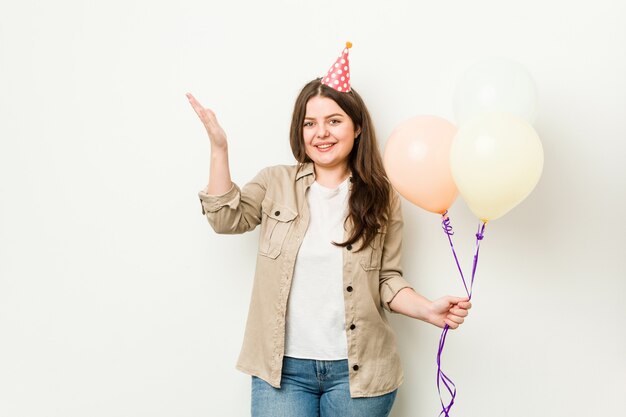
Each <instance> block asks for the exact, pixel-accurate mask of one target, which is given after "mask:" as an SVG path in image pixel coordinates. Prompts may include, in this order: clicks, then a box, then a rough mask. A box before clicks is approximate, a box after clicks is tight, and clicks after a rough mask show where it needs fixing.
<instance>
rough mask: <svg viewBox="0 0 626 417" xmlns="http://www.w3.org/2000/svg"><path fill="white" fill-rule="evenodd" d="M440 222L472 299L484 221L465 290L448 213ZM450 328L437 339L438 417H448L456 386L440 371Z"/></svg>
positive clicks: (479, 227) (479, 231) (477, 233)
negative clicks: (445, 391)
mask: <svg viewBox="0 0 626 417" xmlns="http://www.w3.org/2000/svg"><path fill="white" fill-rule="evenodd" d="M441 217H442V222H441V226H442V228H443V231H444V232H445V234H446V235H447V236H448V241H449V242H450V248H451V249H452V254H453V255H454V260H455V261H456V266H457V268H458V269H459V274H460V275H461V280H462V281H463V286H464V287H465V292H466V293H467V296H468V298H469V299H470V300H471V299H472V289H473V287H474V277H475V276H476V267H477V266H478V253H479V250H480V241H481V240H483V238H484V237H485V236H484V233H485V226H486V225H487V222H486V221H483V223H482V225H481V224H480V223H479V225H478V231H477V232H476V252H475V254H474V262H473V265H472V277H471V281H470V287H469V289H468V288H467V283H466V282H465V276H464V275H463V270H462V269H461V265H460V264H459V258H458V257H457V255H456V251H455V250H454V244H453V243H452V235H454V232H453V231H452V225H451V224H450V218H449V217H448V211H447V210H446V212H445V213H443V214H442V215H441ZM449 329H450V326H448V325H447V324H446V325H445V327H444V328H443V331H442V332H441V337H440V338H439V349H438V350H437V392H439V401H440V402H441V412H440V413H439V417H441V416H442V415H444V416H445V417H450V409H451V408H452V405H453V404H454V400H455V398H456V385H455V384H454V382H452V379H450V378H449V377H448V376H447V375H446V374H445V373H444V372H443V371H442V369H441V355H442V353H443V348H444V345H445V343H446V337H447V335H448V330H449ZM442 384H443V386H444V387H445V389H446V390H447V391H448V394H449V395H450V401H449V402H448V404H447V405H446V404H445V403H444V400H443V396H442V395H441V385H442Z"/></svg>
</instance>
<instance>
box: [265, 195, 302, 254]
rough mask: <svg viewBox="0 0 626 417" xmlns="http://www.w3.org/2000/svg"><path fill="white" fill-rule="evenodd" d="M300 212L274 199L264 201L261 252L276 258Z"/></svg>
mask: <svg viewBox="0 0 626 417" xmlns="http://www.w3.org/2000/svg"><path fill="white" fill-rule="evenodd" d="M297 215H298V214H297V213H296V212H295V211H294V210H292V209H291V208H289V207H287V206H285V205H282V204H277V203H274V202H272V201H265V202H263V207H262V219H261V236H260V238H259V254H260V255H263V256H267V257H268V258H272V259H276V258H277V257H278V255H280V252H281V250H282V248H283V244H284V242H285V238H286V237H287V233H288V232H289V229H290V228H291V226H292V225H293V223H294V219H295V218H296V216H297Z"/></svg>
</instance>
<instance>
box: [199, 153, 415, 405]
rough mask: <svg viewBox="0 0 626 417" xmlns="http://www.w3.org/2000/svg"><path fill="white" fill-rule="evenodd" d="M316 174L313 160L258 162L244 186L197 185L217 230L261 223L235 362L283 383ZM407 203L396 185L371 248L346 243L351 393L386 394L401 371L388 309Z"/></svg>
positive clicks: (397, 284)
mask: <svg viewBox="0 0 626 417" xmlns="http://www.w3.org/2000/svg"><path fill="white" fill-rule="evenodd" d="M314 181H315V172H314V169H313V164H312V163H307V164H304V165H303V166H302V168H301V169H300V170H298V167H297V166H285V165H281V166H274V167H268V168H265V169H263V170H261V171H260V172H259V173H258V174H257V176H256V177H255V178H254V179H253V180H252V181H250V182H249V183H247V184H246V185H245V186H244V187H243V188H242V189H240V188H239V187H238V186H237V185H236V184H233V187H232V188H231V189H230V190H229V191H228V192H227V193H225V194H223V195H220V196H211V195H208V194H206V193H204V192H202V191H201V192H200V193H199V196H200V201H201V203H202V213H203V214H205V215H206V217H207V219H208V221H209V223H210V224H211V226H212V227H213V229H214V230H215V231H216V232H217V233H228V234H232V233H244V232H247V231H250V230H253V229H254V228H255V227H256V226H258V225H259V224H260V225H261V234H260V238H259V250H258V255H257V262H256V273H255V277H254V285H253V289H252V299H251V301H250V310H249V312H248V321H247V325H246V331H245V335H244V341H243V347H242V349H241V354H240V356H239V360H238V362H237V369H239V370H240V371H243V372H245V373H247V374H250V375H254V376H257V377H259V378H261V379H263V380H265V381H267V382H268V383H269V384H271V385H272V386H274V387H276V388H279V387H280V381H281V371H282V363H283V355H284V350H285V316H286V312H287V298H288V297H289V289H290V287H291V279H292V277H293V271H294V265H295V261H296V256H297V255H298V249H299V248H300V244H301V243H302V239H303V238H304V234H305V233H306V230H307V226H308V224H309V207H308V204H307V200H306V198H305V193H306V191H307V189H308V188H309V186H310V185H311V184H312V183H313V182H314ZM402 224H403V221H402V211H401V207H400V199H399V197H398V195H397V194H396V193H395V192H394V193H393V198H392V210H391V216H390V218H389V222H388V224H387V226H386V227H385V228H383V229H381V230H380V231H379V233H378V236H377V237H376V238H375V239H374V240H373V242H372V243H371V244H370V245H369V246H368V247H366V248H364V249H362V250H359V251H358V252H357V249H359V247H360V246H361V245H360V242H357V243H356V245H355V247H350V246H348V247H346V248H344V249H343V287H344V292H343V294H344V304H345V320H346V333H347V341H346V342H347V347H348V363H349V367H350V395H351V397H353V398H355V397H371V396H377V395H383V394H386V393H389V392H391V391H393V390H394V389H396V388H397V387H398V386H399V385H400V384H401V383H402V379H403V374H402V368H401V365H400V359H399V357H398V353H397V350H396V340H395V335H394V333H393V330H392V328H391V326H390V325H389V322H388V321H387V318H386V316H385V313H384V311H383V309H386V310H388V311H391V309H390V308H389V302H391V300H392V299H393V298H394V297H395V295H396V294H397V293H398V291H400V290H401V289H403V288H407V287H411V285H410V284H409V283H408V282H407V281H406V280H404V278H402V269H401V266H400V258H401V249H402ZM344 237H345V238H346V239H347V237H348V232H347V231H346V233H345V235H344Z"/></svg>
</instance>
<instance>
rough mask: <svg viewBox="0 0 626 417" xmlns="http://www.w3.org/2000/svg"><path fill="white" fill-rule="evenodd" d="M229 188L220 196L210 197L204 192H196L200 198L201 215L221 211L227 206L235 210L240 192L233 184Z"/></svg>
mask: <svg viewBox="0 0 626 417" xmlns="http://www.w3.org/2000/svg"><path fill="white" fill-rule="evenodd" d="M232 184H233V185H232V186H231V187H230V190H228V191H226V192H225V193H224V194H220V195H210V194H207V193H205V192H204V191H200V192H198V197H200V204H201V205H202V214H206V213H207V212H208V213H213V212H216V211H218V210H219V209H221V208H222V207H225V206H229V207H231V208H236V207H237V206H238V205H239V196H240V192H241V191H240V190H239V187H237V185H236V184H235V183H232Z"/></svg>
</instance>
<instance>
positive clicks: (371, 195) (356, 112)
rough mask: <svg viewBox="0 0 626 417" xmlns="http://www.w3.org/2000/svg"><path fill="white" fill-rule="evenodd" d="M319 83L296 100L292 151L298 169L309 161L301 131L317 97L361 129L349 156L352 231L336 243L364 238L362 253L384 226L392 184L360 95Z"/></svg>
mask: <svg viewBox="0 0 626 417" xmlns="http://www.w3.org/2000/svg"><path fill="white" fill-rule="evenodd" d="M320 80H321V78H317V79H315V80H312V81H310V82H309V83H307V84H306V85H305V86H304V88H303V89H302V91H300V94H299V95H298V98H297V99H296V104H295V106H294V109H293V116H292V119H291V132H290V135H289V136H290V142H291V151H292V152H293V156H294V157H295V158H296V160H297V161H298V162H299V163H300V165H301V166H302V164H304V163H306V162H311V158H309V157H308V155H307V154H306V150H305V147H304V136H303V134H302V128H303V126H304V118H305V117H306V105H307V103H308V101H309V100H310V99H311V98H313V97H316V96H321V97H326V98H330V99H331V100H333V101H334V102H335V103H337V104H338V105H339V107H341V108H342V109H343V111H345V112H346V114H347V115H348V117H350V119H352V123H353V124H354V128H355V130H357V129H358V128H361V133H360V134H359V136H357V138H356V139H355V141H354V147H353V148H352V151H351V152H350V155H349V157H348V167H349V168H350V170H351V171H352V179H351V181H352V192H351V193H350V199H349V201H348V217H347V218H346V221H347V220H348V219H350V220H351V221H352V224H353V228H352V231H351V234H350V236H349V237H348V240H346V241H345V242H343V243H335V244H336V245H338V246H342V247H345V246H348V245H352V244H354V243H355V242H357V241H358V240H359V239H361V238H363V244H362V245H361V247H360V248H359V249H358V250H361V249H363V248H364V247H366V246H367V245H369V244H370V243H371V242H372V240H373V239H374V238H375V237H376V233H377V232H378V230H379V229H380V228H381V227H384V226H386V224H387V220H388V218H389V209H390V203H391V185H390V183H389V179H388V178H387V175H386V174H385V169H384V167H383V161H382V157H381V156H380V150H379V148H378V141H377V140H376V133H375V132H374V125H373V124H372V120H371V118H370V115H369V112H368V111H367V107H365V103H364V102H363V99H362V98H361V96H359V94H358V93H357V92H356V91H355V90H354V89H352V90H351V91H350V92H348V93H345V92H338V91H336V90H334V89H332V88H330V87H328V86H326V85H323V84H322V83H321V82H320Z"/></svg>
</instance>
